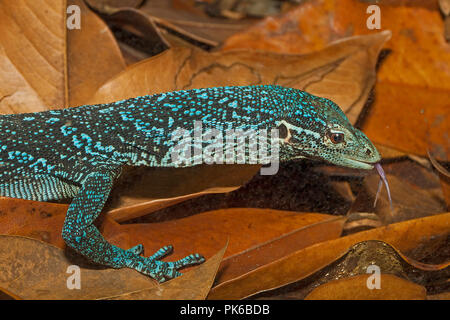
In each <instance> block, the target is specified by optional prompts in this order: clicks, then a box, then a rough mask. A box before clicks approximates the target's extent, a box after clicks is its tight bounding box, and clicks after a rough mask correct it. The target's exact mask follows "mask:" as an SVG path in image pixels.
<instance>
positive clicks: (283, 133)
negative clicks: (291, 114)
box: [277, 124, 289, 139]
mask: <svg viewBox="0 0 450 320" xmlns="http://www.w3.org/2000/svg"><path fill="white" fill-rule="evenodd" d="M277 129H278V130H279V131H278V135H279V137H280V138H281V139H286V137H287V136H288V134H289V132H288V131H289V129H288V128H286V126H285V125H284V124H281V125H279V126H278V128H277Z"/></svg>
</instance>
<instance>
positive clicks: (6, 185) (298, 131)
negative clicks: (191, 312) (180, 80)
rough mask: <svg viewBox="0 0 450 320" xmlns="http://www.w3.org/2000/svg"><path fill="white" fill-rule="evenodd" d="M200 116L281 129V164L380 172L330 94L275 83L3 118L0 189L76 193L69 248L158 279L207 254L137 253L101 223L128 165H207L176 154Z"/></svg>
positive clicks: (220, 129) (220, 124)
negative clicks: (172, 258)
mask: <svg viewBox="0 0 450 320" xmlns="http://www.w3.org/2000/svg"><path fill="white" fill-rule="evenodd" d="M195 123H201V125H202V127H203V130H206V129H214V130H215V131H216V133H218V134H220V135H221V136H222V137H224V136H226V134H227V133H229V132H230V130H235V131H237V130H242V131H249V130H253V131H261V130H268V131H269V132H270V130H272V129H278V130H277V131H276V132H277V133H278V137H277V136H275V137H277V141H278V142H279V145H280V151H279V159H280V160H282V161H287V160H291V159H296V158H309V159H319V160H323V161H327V162H330V163H333V164H336V165H341V166H346V167H351V168H359V169H371V168H373V164H375V163H377V162H378V161H379V160H380V155H379V153H378V151H377V150H376V148H375V147H374V146H373V144H372V143H371V142H370V141H369V139H368V138H367V137H366V136H365V135H364V134H363V133H362V132H361V131H359V130H357V129H356V128H354V127H353V126H352V125H351V124H350V123H349V121H348V119H347V118H346V116H345V115H344V113H343V112H342V111H341V110H340V108H339V107H338V106H337V105H336V104H335V103H333V102H332V101H330V100H327V99H325V98H321V97H316V96H313V95H311V94H309V93H307V92H304V91H300V90H296V89H292V88H285V87H280V86H271V85H267V86H242V87H216V88H207V89H193V90H186V91H174V92H168V93H162V94H156V95H149V96H142V97H137V98H132V99H127V100H123V101H118V102H114V103H109V104H100V105H85V106H80V107H77V108H70V109H63V110H54V111H46V112H40V113H28V114H17V115H0V196H6V197H14V198H21V199H28V200H36V201H50V200H61V199H72V202H71V205H70V207H69V209H68V212H67V215H66V220H65V224H64V227H63V230H62V236H63V238H64V240H65V241H66V243H67V245H69V246H70V247H72V248H73V249H75V250H76V251H78V252H79V253H80V254H82V255H84V256H86V257H87V258H89V259H90V260H91V261H93V262H96V263H99V264H102V265H106V266H110V267H114V268H122V267H129V268H134V269H136V270H138V271H139V272H142V273H144V274H147V275H149V276H151V277H152V278H154V279H156V280H158V281H165V280H167V279H170V278H174V277H176V276H179V275H180V272H179V271H178V269H179V268H181V267H184V266H189V265H193V264H197V263H201V262H203V261H204V258H203V257H202V256H201V255H199V254H192V255H190V256H187V257H185V258H183V259H181V260H179V261H176V262H163V261H161V260H160V259H161V258H162V257H164V256H165V255H167V254H169V253H170V252H171V251H172V249H173V248H172V247H171V246H165V247H163V248H161V249H160V250H159V251H158V252H156V253H155V254H154V255H152V256H150V257H143V256H141V253H142V252H143V247H142V246H141V245H137V246H136V247H133V248H131V249H129V250H124V249H121V248H119V247H116V246H114V245H111V244H110V243H108V242H107V241H106V240H105V239H104V238H103V237H102V235H101V234H100V232H99V231H98V230H97V228H96V227H95V226H94V224H93V222H94V221H95V219H96V218H97V217H98V215H99V214H100V212H101V211H102V208H103V206H104V204H105V202H106V200H107V199H108V196H109V194H110V191H111V189H112V187H113V185H114V181H115V180H116V179H117V177H118V176H119V175H120V173H121V169H122V167H123V166H125V165H128V166H148V167H170V166H176V167H180V166H192V165H196V164H199V159H193V157H194V156H195V152H194V153H192V155H191V156H189V155H188V156H187V158H184V159H181V160H183V161H181V162H177V163H175V162H173V161H172V158H171V155H172V153H173V151H174V150H175V148H176V147H177V146H179V141H178V140H176V139H174V137H175V132H177V130H179V129H180V128H181V129H183V130H184V133H185V134H188V135H191V136H193V135H194V131H195ZM248 140H252V139H248ZM211 141H212V138H211V136H210V137H209V138H208V139H206V138H205V139H204V140H202V141H200V145H198V147H199V148H200V149H202V148H205V147H206V146H207V145H208V143H211ZM216 141H219V140H216ZM253 142H254V141H253ZM245 143H246V146H245V150H246V151H247V152H246V153H245V159H244V160H245V161H250V158H252V155H251V154H250V153H251V152H249V150H253V149H251V148H250V144H251V143H252V141H249V142H245ZM197 156H198V154H197ZM189 157H192V159H189ZM252 159H253V158H252ZM194 160H195V161H194ZM200 160H201V159H200ZM260 160H261V161H262V160H263V159H260ZM266 160H267V159H266ZM180 183H182V182H180Z"/></svg>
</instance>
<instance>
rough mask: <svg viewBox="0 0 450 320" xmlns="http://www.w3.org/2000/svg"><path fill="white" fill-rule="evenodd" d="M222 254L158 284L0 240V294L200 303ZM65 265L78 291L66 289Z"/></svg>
mask: <svg viewBox="0 0 450 320" xmlns="http://www.w3.org/2000/svg"><path fill="white" fill-rule="evenodd" d="M225 249H226V247H225V248H223V249H222V250H220V252H218V253H217V254H216V255H215V256H214V257H212V258H211V259H210V261H209V262H207V263H204V264H203V265H201V266H198V267H196V269H194V270H192V271H190V272H188V273H186V274H185V275H184V276H182V277H179V278H176V279H173V280H170V281H168V282H166V283H164V284H160V285H158V284H157V283H156V282H155V281H153V280H151V279H150V278H148V277H146V276H144V275H142V274H140V273H138V272H136V271H135V270H131V269H127V268H124V269H94V268H92V266H86V262H85V260H83V259H82V258H80V256H67V254H65V252H64V251H63V250H61V249H59V248H56V247H54V246H51V245H48V244H46V243H43V242H40V241H37V240H34V239H29V238H24V237H19V236H7V235H0V290H1V291H3V290H4V291H5V293H7V294H12V295H13V296H16V297H19V298H21V299H27V300H41V299H50V300H53V299H58V300H59V299H105V298H109V299H111V298H113V299H127V298H131V299H204V298H205V297H206V294H207V293H208V291H209V288H210V287H211V285H212V282H213V280H214V277H215V274H216V271H217V267H218V265H219V263H220V260H221V259H222V256H223V252H224V251H225ZM71 265H77V266H79V267H80V270H81V273H80V275H81V278H80V279H81V280H80V282H81V289H80V290H75V289H73V290H70V289H68V288H67V281H68V278H69V276H70V275H71V273H67V269H68V267H69V266H71ZM197 268H198V269H197Z"/></svg>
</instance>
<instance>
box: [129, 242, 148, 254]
mask: <svg viewBox="0 0 450 320" xmlns="http://www.w3.org/2000/svg"><path fill="white" fill-rule="evenodd" d="M127 251H128V252H131V253H133V254H136V255H138V256H140V255H141V254H143V253H144V246H143V245H142V244H138V245H137V246H134V247H132V248H130V249H128V250H127Z"/></svg>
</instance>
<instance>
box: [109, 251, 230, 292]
mask: <svg viewBox="0 0 450 320" xmlns="http://www.w3.org/2000/svg"><path fill="white" fill-rule="evenodd" d="M226 249H227V246H225V247H223V249H221V250H220V251H219V252H217V253H216V254H215V255H214V256H212V257H211V258H209V259H208V260H207V261H206V262H204V263H203V264H201V265H200V266H198V267H196V268H194V269H193V270H191V271H189V272H187V273H185V274H184V275H183V276H182V277H178V278H176V279H174V280H171V281H169V282H167V283H165V284H163V285H160V286H154V287H152V288H150V289H142V290H139V291H135V292H130V293H126V294H121V295H120V296H115V297H108V298H107V299H108V300H150V299H151V300H204V299H206V297H207V295H208V292H209V290H210V289H211V287H212V285H213V282H214V278H215V276H216V273H217V269H218V268H219V265H220V262H221V260H222V258H223V255H224V253H225V251H226Z"/></svg>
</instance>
